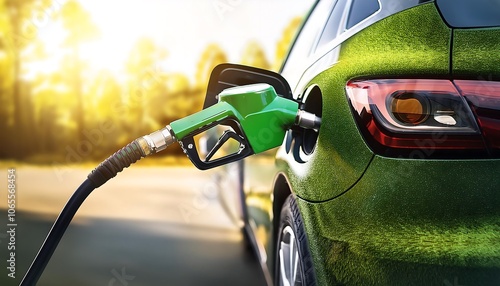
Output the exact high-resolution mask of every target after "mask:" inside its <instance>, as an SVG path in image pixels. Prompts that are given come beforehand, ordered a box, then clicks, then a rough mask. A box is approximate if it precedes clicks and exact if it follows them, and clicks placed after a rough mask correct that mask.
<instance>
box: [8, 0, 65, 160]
mask: <svg viewBox="0 0 500 286" xmlns="http://www.w3.org/2000/svg"><path fill="white" fill-rule="evenodd" d="M0 5H1V8H0V10H1V11H0V12H1V15H2V16H0V33H1V36H0V38H1V40H2V42H1V47H0V49H1V52H0V53H2V54H3V55H0V61H1V62H2V63H1V64H2V72H1V77H2V83H1V84H0V86H1V87H0V89H1V94H2V95H1V97H2V98H1V99H0V102H1V103H2V105H3V106H4V108H2V109H0V112H1V113H2V115H1V117H2V118H1V119H2V120H0V121H2V122H5V123H2V124H1V125H0V127H2V129H4V128H5V129H4V130H5V132H4V135H6V138H7V140H6V141H5V142H4V144H6V146H7V147H6V148H4V149H6V150H7V154H0V155H6V156H10V157H14V158H20V157H22V156H24V155H27V154H28V153H29V152H30V150H31V149H28V148H26V147H27V146H26V142H28V141H27V140H28V138H27V137H28V136H29V133H28V132H29V129H31V126H32V125H33V122H32V121H31V120H32V117H31V116H30V111H31V109H32V105H31V103H32V101H31V98H30V93H29V92H30V87H29V86H23V84H26V81H23V80H22V69H23V62H24V61H26V60H27V59H26V58H24V54H25V51H26V49H28V48H30V46H31V45H32V44H33V43H36V42H37V34H38V30H39V29H40V27H41V26H42V25H43V24H44V22H45V21H47V19H48V18H49V17H51V15H52V14H53V13H52V12H53V11H54V10H55V9H56V6H54V5H53V2H52V1H51V0H38V1H37V0H2V1H0ZM2 59H3V60H2ZM9 95H10V96H9ZM4 104H5V105H4ZM3 119H6V120H5V121H4V120H3ZM9 139H11V141H9Z"/></svg>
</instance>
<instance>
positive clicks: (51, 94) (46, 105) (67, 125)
mask: <svg viewBox="0 0 500 286" xmlns="http://www.w3.org/2000/svg"><path fill="white" fill-rule="evenodd" d="M33 85H34V86H35V87H36V88H34V89H33V90H32V97H33V102H34V108H33V117H34V121H35V125H34V126H33V131H32V132H33V133H34V134H35V136H36V138H37V140H36V144H37V145H36V147H37V151H38V152H39V153H41V154H54V153H56V152H61V151H62V150H64V148H62V146H65V145H69V144H70V143H71V139H70V138H71V135H70V134H69V133H72V134H74V130H76V122H75V120H74V119H73V118H72V116H73V113H72V110H73V108H72V107H74V106H76V103H77V101H76V98H75V97H74V96H71V92H72V90H71V88H70V87H69V86H68V85H67V84H66V82H65V79H64V77H63V75H62V74H61V73H53V74H44V73H41V74H38V75H37V76H36V78H35V79H34V80H33Z"/></svg>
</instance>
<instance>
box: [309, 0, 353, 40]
mask: <svg viewBox="0 0 500 286" xmlns="http://www.w3.org/2000/svg"><path fill="white" fill-rule="evenodd" d="M345 4H346V1H337V3H336V4H335V7H334V8H333V11H332V13H331V14H330V17H329V18H328V22H326V25H325V28H324V30H323V33H322V34H321V38H320V39H319V42H318V46H317V47H316V48H317V49H319V48H321V47H322V46H323V45H324V44H326V43H329V42H330V41H331V40H333V39H334V38H335V37H336V36H337V35H338V33H339V28H340V25H341V23H342V15H343V14H344V9H345Z"/></svg>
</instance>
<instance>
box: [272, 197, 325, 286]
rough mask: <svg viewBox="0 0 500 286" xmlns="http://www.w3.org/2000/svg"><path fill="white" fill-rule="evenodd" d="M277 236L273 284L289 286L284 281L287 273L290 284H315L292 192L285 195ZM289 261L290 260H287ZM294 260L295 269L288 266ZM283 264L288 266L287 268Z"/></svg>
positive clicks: (302, 225) (292, 285) (304, 285)
mask: <svg viewBox="0 0 500 286" xmlns="http://www.w3.org/2000/svg"><path fill="white" fill-rule="evenodd" d="M276 237H277V239H276V253H275V272H274V273H275V275H274V279H275V281H274V284H275V285H276V286H282V285H288V284H285V283H284V282H283V280H284V279H283V276H288V277H287V278H286V279H287V280H288V281H289V284H290V285H291V286H294V285H302V286H312V285H316V275H315V273H314V269H313V263H312V257H311V253H310V251H309V246H308V243H307V235H306V232H305V230H304V223H303V220H302V216H301V215H300V211H299V208H298V206H297V202H296V201H295V199H294V198H293V197H292V195H290V196H288V198H287V199H286V200H285V203H284V204H283V207H282V208H281V214H280V224H279V228H278V232H277V236H276ZM297 256H298V257H297ZM291 261H292V263H290V262H291ZM282 262H283V263H282ZM295 262H296V265H297V266H296V267H294V268H295V269H296V270H295V271H294V269H293V268H292V267H291V265H292V264H294V265H295ZM286 265H289V266H290V267H289V269H287V266H286ZM292 273H295V275H294V274H292ZM292 277H295V278H292Z"/></svg>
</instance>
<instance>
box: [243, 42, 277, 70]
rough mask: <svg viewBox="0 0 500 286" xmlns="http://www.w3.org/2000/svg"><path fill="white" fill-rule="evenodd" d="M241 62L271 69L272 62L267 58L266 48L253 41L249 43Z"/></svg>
mask: <svg viewBox="0 0 500 286" xmlns="http://www.w3.org/2000/svg"><path fill="white" fill-rule="evenodd" d="M241 63H242V64H243V65H247V66H253V67H257V68H261V69H269V68H270V64H269V62H268V60H267V58H266V54H265V53H264V50H263V49H262V47H261V46H260V45H259V43H257V42H255V41H252V42H250V43H248V44H247V46H246V48H245V51H244V52H243V56H242V58H241Z"/></svg>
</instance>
